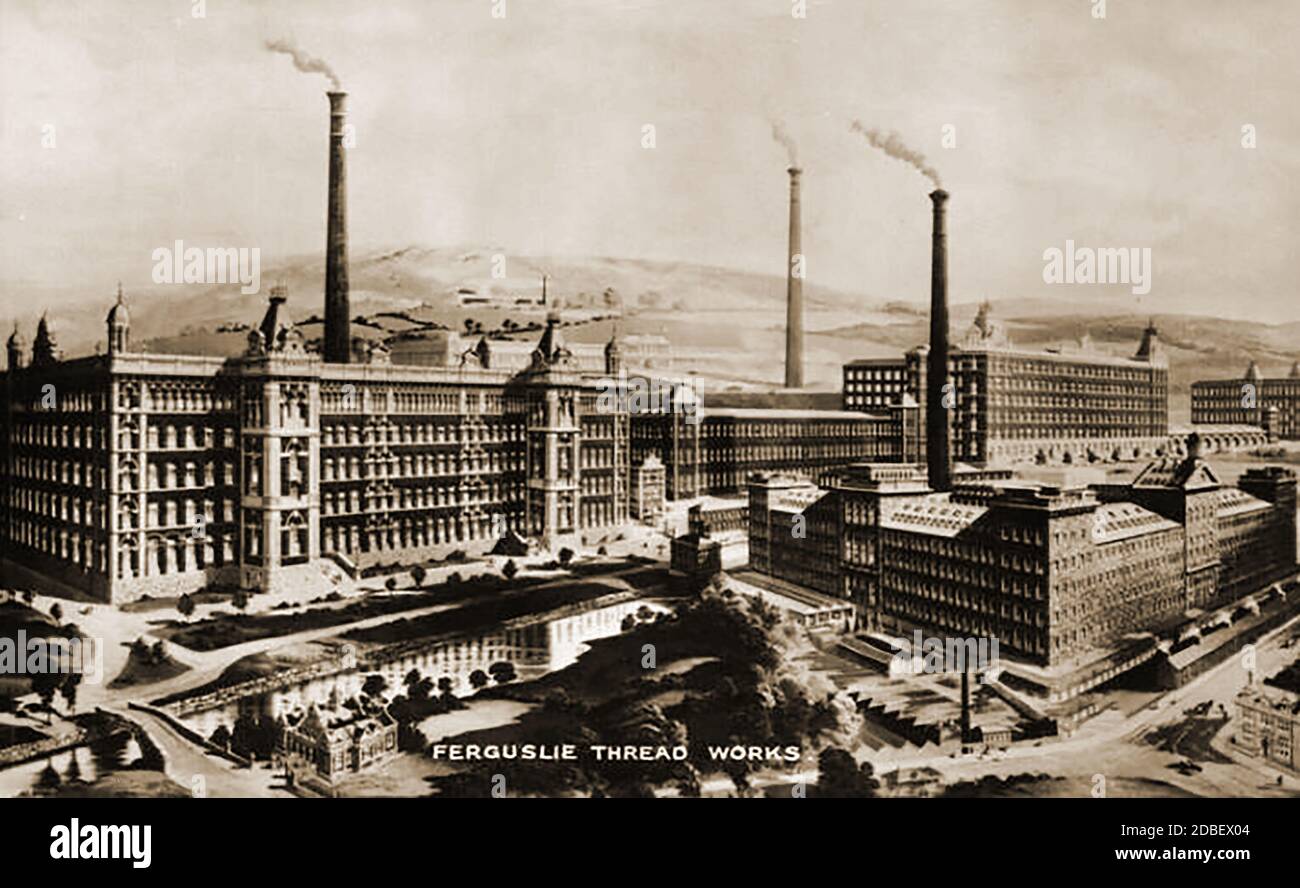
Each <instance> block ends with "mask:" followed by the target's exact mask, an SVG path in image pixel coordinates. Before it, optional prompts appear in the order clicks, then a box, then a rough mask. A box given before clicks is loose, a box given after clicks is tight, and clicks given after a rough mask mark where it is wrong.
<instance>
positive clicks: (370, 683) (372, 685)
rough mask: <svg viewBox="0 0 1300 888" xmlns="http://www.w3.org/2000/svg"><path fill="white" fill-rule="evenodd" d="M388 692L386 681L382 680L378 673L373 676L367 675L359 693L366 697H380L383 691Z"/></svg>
mask: <svg viewBox="0 0 1300 888" xmlns="http://www.w3.org/2000/svg"><path fill="white" fill-rule="evenodd" d="M386 690H388V679H386V678H384V677H383V676H382V675H380V674H379V673H378V672H376V673H374V674H373V675H367V676H366V680H365V683H363V684H362V685H361V693H363V694H365V695H366V696H367V697H379V696H382V695H383V693H384V691H386Z"/></svg>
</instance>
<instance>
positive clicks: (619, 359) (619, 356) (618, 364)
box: [605, 326, 623, 376]
mask: <svg viewBox="0 0 1300 888" xmlns="http://www.w3.org/2000/svg"><path fill="white" fill-rule="evenodd" d="M622 367H623V346H622V344H621V343H620V342H619V341H618V327H617V326H615V327H614V333H613V335H612V336H610V337H609V342H607V343H605V375H606V376H618V372H619V370H621V369H622Z"/></svg>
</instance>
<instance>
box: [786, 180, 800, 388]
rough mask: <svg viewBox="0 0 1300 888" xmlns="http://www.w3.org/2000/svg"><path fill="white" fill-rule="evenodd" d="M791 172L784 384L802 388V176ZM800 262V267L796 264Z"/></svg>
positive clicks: (789, 386)
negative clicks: (800, 225)
mask: <svg viewBox="0 0 1300 888" xmlns="http://www.w3.org/2000/svg"><path fill="white" fill-rule="evenodd" d="M787 172H789V173H790V250H789V255H788V256H787V257H786V268H785V275H786V277H785V387H786V388H803V270H804V261H803V247H802V246H801V240H802V238H801V236H800V231H799V176H800V175H801V174H802V173H803V170H801V169H799V167H797V166H792V167H790V169H789V170H788V171H787ZM796 266H797V268H796Z"/></svg>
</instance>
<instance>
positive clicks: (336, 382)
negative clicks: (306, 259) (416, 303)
mask: <svg viewBox="0 0 1300 888" xmlns="http://www.w3.org/2000/svg"><path fill="white" fill-rule="evenodd" d="M106 327H107V338H108V349H107V351H106V353H104V354H99V355H93V356H90V357H84V358H78V359H73V360H63V359H62V355H61V354H60V352H59V349H58V346H57V344H56V342H55V336H54V331H53V327H52V325H51V324H50V323H49V321H48V319H45V318H42V320H41V323H40V325H39V327H38V329H37V333H36V338H35V340H34V344H33V350H32V353H31V355H30V358H29V356H28V354H27V349H26V344H25V342H24V340H23V338H22V337H21V336H20V335H19V334H18V333H17V332H15V334H14V335H13V336H11V337H10V340H9V347H8V367H7V369H6V371H5V372H4V373H3V374H2V375H0V392H3V403H2V404H0V489H3V491H4V496H3V498H2V499H0V563H2V564H3V567H4V568H5V570H6V571H9V572H10V573H12V574H15V575H17V576H18V577H19V578H20V579H22V580H23V581H29V582H30V581H38V580H40V578H44V581H46V582H48V581H54V582H58V583H62V584H63V585H64V586H65V587H69V588H71V589H75V590H78V591H81V592H84V593H87V594H89V595H91V596H93V597H95V598H97V599H98V600H101V601H109V602H114V603H118V602H125V601H131V600H134V599H136V598H139V597H141V596H143V595H152V596H175V595H179V594H182V593H185V592H194V591H196V590H200V589H203V588H205V587H206V586H208V585H209V584H211V583H228V584H239V585H241V586H243V587H245V588H249V589H259V590H274V589H280V588H296V589H305V588H319V589H320V591H327V590H328V589H331V588H332V582H331V579H332V578H331V577H330V576H328V575H327V574H330V573H332V574H334V575H337V571H338V567H337V566H334V565H333V564H332V562H333V561H335V560H344V561H347V562H348V563H349V564H350V565H352V566H360V567H364V566H368V565H370V564H374V563H377V562H389V563H391V562H393V561H398V560H403V559H406V560H410V561H416V560H423V559H427V558H430V557H445V556H446V555H448V554H450V553H452V552H455V551H464V552H469V551H480V552H484V551H487V550H488V549H490V548H491V547H492V546H493V544H494V543H495V542H496V541H497V540H498V539H499V538H500V537H501V535H502V534H503V533H504V532H506V531H515V532H517V533H519V534H520V535H522V536H525V537H528V538H531V539H534V540H537V541H539V542H540V543H541V544H542V545H543V546H544V547H546V548H554V547H556V546H558V545H571V546H572V545H577V544H578V543H579V541H580V540H581V538H582V536H583V535H584V534H586V533H587V532H589V531H596V530H604V529H608V528H613V527H618V526H622V525H624V524H626V523H627V521H628V489H627V487H628V480H629V475H630V464H629V461H628V459H629V432H628V413H627V410H626V405H625V404H624V403H623V402H621V401H619V400H618V399H617V398H614V399H612V400H611V399H607V398H602V397H601V395H602V394H603V393H604V391H605V389H604V387H603V386H602V385H601V380H602V379H603V378H605V377H607V376H608V375H609V374H611V373H617V372H618V369H619V368H618V367H617V366H616V364H617V360H618V350H617V348H616V347H613V348H611V347H610V346H609V345H607V346H605V347H604V348H600V349H599V351H600V362H601V363H600V366H599V367H598V368H597V369H594V370H592V369H584V368H585V367H586V366H587V365H586V364H584V363H583V362H582V361H581V360H580V359H579V358H578V356H577V355H576V354H575V352H574V350H573V349H572V348H570V346H569V345H568V344H567V343H566V341H565V339H564V337H563V334H562V329H561V328H562V324H561V321H560V318H559V317H558V315H554V314H553V315H551V316H550V317H549V318H548V320H547V323H546V326H545V328H544V330H543V331H542V332H541V334H540V335H539V336H538V337H537V339H536V341H535V342H533V343H531V344H529V343H517V344H516V343H512V348H511V349H510V350H509V354H510V356H511V357H510V360H505V359H504V358H502V353H501V352H500V351H499V350H498V351H493V349H494V346H492V345H489V346H487V347H486V350H485V352H484V353H485V354H486V355H487V360H486V363H484V362H483V361H482V360H480V357H479V356H478V353H477V352H476V353H475V355H474V356H471V357H469V358H467V359H466V362H465V363H464V364H462V365H457V366H455V367H448V366H411V365H403V364H400V363H394V361H393V356H392V355H391V354H390V353H388V352H387V351H384V350H375V349H370V350H368V351H367V352H366V353H365V354H364V355H354V356H353V357H354V358H355V359H356V360H354V361H353V362H351V363H333V362H324V361H322V360H321V358H320V356H319V355H317V354H315V353H312V352H309V351H307V350H306V348H305V345H304V341H303V337H302V334H301V332H300V331H299V330H298V328H297V326H296V325H295V324H294V322H293V321H292V319H291V318H290V317H289V311H288V305H287V293H286V292H285V290H284V289H283V288H282V287H275V288H272V290H271V294H270V301H269V304H268V306H267V309H266V312H265V314H264V316H263V318H262V322H261V324H260V325H259V326H258V327H257V328H256V329H254V330H252V331H250V333H249V335H248V343H247V348H246V350H245V352H244V354H242V355H240V356H238V357H231V358H223V357H207V356H197V355H157V354H149V353H144V352H141V351H138V350H133V349H132V347H131V340H130V318H129V316H128V314H127V310H126V306H125V304H124V303H123V300H122V298H121V295H120V293H119V296H118V302H117V304H116V305H115V306H114V307H113V309H112V311H111V312H110V313H109V314H108V317H107V319H106ZM520 350H526V351H527V357H528V360H527V364H526V366H524V367H522V368H520V367H519V366H518V362H517V361H516V360H515V358H514V356H515V354H516V352H518V351H520ZM494 356H495V357H496V358H498V359H500V360H494V359H493V358H494ZM611 361H612V362H614V364H615V366H611V365H610V362H611ZM498 364H505V365H506V366H497V365H498Z"/></svg>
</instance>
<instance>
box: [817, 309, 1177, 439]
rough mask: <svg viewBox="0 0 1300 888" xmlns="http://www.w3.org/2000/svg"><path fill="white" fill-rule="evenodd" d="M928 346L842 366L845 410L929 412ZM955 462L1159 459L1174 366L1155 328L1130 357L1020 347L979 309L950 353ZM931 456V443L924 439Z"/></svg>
mask: <svg viewBox="0 0 1300 888" xmlns="http://www.w3.org/2000/svg"><path fill="white" fill-rule="evenodd" d="M929 363H930V361H929V347H928V346H920V347H918V348H915V349H912V350H910V351H909V352H907V353H906V354H905V355H903V356H902V357H901V358H870V359H862V360H857V361H851V362H850V363H848V364H846V365H845V366H844V391H843V398H844V409H845V410H856V411H863V412H868V413H874V412H877V411H881V410H887V409H889V408H890V407H891V406H892V405H896V404H900V403H904V402H905V401H907V400H908V399H912V400H915V401H916V402H917V403H919V405H920V409H921V413H922V415H924V414H925V409H926V404H927V399H928V397H929V395H928V389H929V384H928V374H929V370H928V364H929ZM947 363H948V379H947V380H946V382H947V383H949V384H950V385H951V388H950V389H949V390H948V396H949V397H950V399H951V409H950V411H949V412H950V413H951V421H950V435H951V442H952V454H953V458H954V459H958V460H963V461H966V462H971V463H999V462H1000V463H1016V462H1022V463H1023V462H1039V463H1051V464H1069V463H1075V464H1078V463H1083V462H1094V461H1100V460H1105V461H1110V460H1121V459H1124V460H1131V459H1138V458H1142V457H1150V456H1154V455H1155V454H1156V453H1157V451H1160V450H1163V449H1164V448H1165V447H1166V445H1167V444H1168V438H1169V368H1168V362H1167V360H1166V358H1165V356H1164V355H1163V351H1162V349H1161V346H1160V341H1159V335H1158V333H1157V331H1156V329H1155V326H1154V325H1148V326H1147V329H1146V330H1145V331H1144V332H1143V335H1142V341H1141V343H1140V344H1139V346H1138V348H1137V350H1136V352H1135V353H1134V354H1133V356H1132V357H1127V358H1125V357H1115V356H1113V355H1108V354H1105V353H1103V352H1101V351H1099V350H1097V349H1095V348H1094V347H1093V346H1092V344H1091V342H1090V340H1089V339H1088V338H1087V337H1085V338H1084V340H1083V341H1082V342H1080V343H1079V344H1078V346H1077V347H1075V348H1070V349H1066V348H1060V349H1040V350H1031V349H1025V348H1018V347H1016V346H1015V345H1014V344H1013V343H1012V342H1011V341H1010V339H1009V338H1008V336H1007V335H1006V332H1005V331H1004V330H1003V329H1002V327H1001V326H1000V325H998V324H996V323H994V322H993V321H992V320H990V318H989V306H988V305H987V303H986V304H985V305H983V306H981V307H980V311H979V314H978V316H977V317H976V319H975V323H974V324H973V325H972V326H971V328H970V330H969V332H968V333H967V334H966V336H965V337H964V338H963V339H962V340H961V341H959V342H956V343H954V344H953V346H952V349H951V351H950V352H949V354H948V362H947ZM920 446H921V448H922V449H924V436H922V440H921V442H920Z"/></svg>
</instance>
